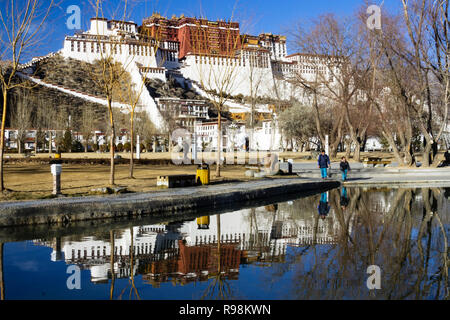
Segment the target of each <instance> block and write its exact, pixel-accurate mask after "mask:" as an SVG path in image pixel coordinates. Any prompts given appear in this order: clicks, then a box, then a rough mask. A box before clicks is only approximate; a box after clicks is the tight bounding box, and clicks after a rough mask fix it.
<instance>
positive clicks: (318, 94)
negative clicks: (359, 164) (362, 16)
mask: <svg viewBox="0 0 450 320" xmlns="http://www.w3.org/2000/svg"><path fill="white" fill-rule="evenodd" d="M357 27H358V26H357V25H356V23H355V21H354V19H351V18H346V19H343V20H339V21H338V20H337V19H336V17H334V16H333V15H330V14H329V15H324V16H321V17H319V19H318V20H317V21H315V22H314V23H313V27H312V28H311V30H310V31H309V32H302V31H301V30H302V29H301V28H300V30H299V31H297V33H296V42H297V44H298V46H299V47H300V48H301V49H302V50H303V51H304V52H306V53H308V55H304V56H303V60H302V61H301V62H300V63H301V67H300V70H299V71H298V72H297V74H296V77H295V78H296V81H297V82H298V83H300V85H302V86H303V87H304V89H305V90H307V92H309V93H310V95H312V96H313V106H314V109H315V113H316V121H315V122H316V126H317V130H318V133H319V137H320V139H321V140H322V142H323V139H324V134H323V129H322V128H321V120H320V116H321V113H323V111H322V110H320V106H321V105H322V108H323V106H325V105H329V104H332V105H334V106H335V107H336V108H334V109H333V110H332V112H333V116H334V118H335V123H334V124H333V128H332V131H331V134H330V135H329V137H330V149H331V150H330V155H331V156H332V157H335V156H336V152H337V146H338V144H339V143H340V141H341V138H342V129H344V128H347V129H348V133H349V135H350V138H351V140H352V142H353V144H354V145H355V150H357V152H356V153H355V158H356V160H357V161H359V150H360V148H361V134H365V131H366V129H367V128H366V127H367V126H368V122H367V121H366V122H365V123H364V124H362V123H361V121H356V123H355V121H352V120H355V119H354V117H352V114H353V113H354V112H355V111H356V109H357V110H358V112H364V113H366V114H367V113H368V112H371V110H370V109H369V110H368V111H367V110H364V111H363V110H361V109H363V108H364V109H366V108H367V107H370V104H366V103H361V101H364V100H363V97H361V96H360V95H361V91H362V89H363V88H361V84H362V83H364V82H365V78H366V77H367V76H368V74H369V71H370V64H369V62H368V60H367V59H365V53H366V48H365V46H364V43H362V41H361V36H362V34H361V32H359V30H358V28H357ZM311 74H312V76H311Z"/></svg>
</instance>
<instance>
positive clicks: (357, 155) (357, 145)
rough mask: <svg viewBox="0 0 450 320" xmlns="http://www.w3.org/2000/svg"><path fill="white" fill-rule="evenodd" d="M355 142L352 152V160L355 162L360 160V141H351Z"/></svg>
mask: <svg viewBox="0 0 450 320" xmlns="http://www.w3.org/2000/svg"><path fill="white" fill-rule="evenodd" d="M353 142H354V143H355V152H354V153H353V160H355V161H356V162H361V143H360V142H359V141H358V139H356V141H353Z"/></svg>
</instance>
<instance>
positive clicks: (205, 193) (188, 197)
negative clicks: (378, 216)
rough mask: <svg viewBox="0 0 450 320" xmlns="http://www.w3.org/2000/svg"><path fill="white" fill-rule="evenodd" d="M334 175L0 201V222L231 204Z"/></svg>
mask: <svg viewBox="0 0 450 320" xmlns="http://www.w3.org/2000/svg"><path fill="white" fill-rule="evenodd" d="M339 185H340V183H339V182H338V181H334V180H325V181H322V180H320V179H304V178H291V179H263V180H254V181H247V182H238V183H224V184H218V185H210V186H201V187H190V188H179V189H167V190H163V191H158V192H152V193H133V194H121V195H110V196H89V197H79V198H75V197H72V198H57V199H48V200H33V201H21V202H4V203H0V227H6V226H18V225H36V224H55V223H63V224H68V223H70V222H72V221H83V220H94V219H105V218H121V217H133V216H143V215H163V216H164V215H165V216H176V215H182V214H183V213H184V212H186V211H191V212H192V211H196V210H200V209H206V208H218V207H221V206H229V205H230V204H236V203H238V202H248V201H257V200H261V199H270V198H271V197H273V198H275V197H277V196H282V195H287V194H298V195H299V196H300V195H301V194H302V193H309V192H322V191H326V190H329V189H332V188H336V187H339Z"/></svg>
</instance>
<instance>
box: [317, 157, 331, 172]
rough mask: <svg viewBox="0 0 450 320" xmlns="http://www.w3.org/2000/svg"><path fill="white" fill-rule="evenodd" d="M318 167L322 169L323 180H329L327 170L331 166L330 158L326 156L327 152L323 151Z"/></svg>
mask: <svg viewBox="0 0 450 320" xmlns="http://www.w3.org/2000/svg"><path fill="white" fill-rule="evenodd" d="M317 165H318V166H319V168H320V173H321V174H322V179H325V178H327V169H328V167H329V166H330V165H331V163H330V158H329V157H328V155H326V154H325V150H322V151H321V153H320V155H319V159H318V160H317Z"/></svg>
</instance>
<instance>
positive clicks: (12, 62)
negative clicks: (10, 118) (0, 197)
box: [0, 0, 54, 191]
mask: <svg viewBox="0 0 450 320" xmlns="http://www.w3.org/2000/svg"><path fill="white" fill-rule="evenodd" d="M42 3H43V2H42V1H38V0H24V1H20V2H19V1H14V0H11V1H8V3H7V4H6V5H5V6H2V7H1V8H0V21H1V26H0V28H1V31H0V84H1V86H2V96H3V110H2V124H1V129H0V130H1V131H0V191H3V190H5V185H4V181H3V153H4V147H5V146H4V143H5V125H6V114H7V108H8V94H9V92H10V91H11V90H12V89H14V88H15V87H20V86H21V87H29V85H28V84H26V83H25V82H18V81H16V75H17V72H18V71H19V67H20V63H21V61H22V60H23V58H24V56H25V55H26V54H27V53H30V51H32V50H33V48H35V47H36V46H37V45H38V44H39V40H40V32H41V31H42V29H43V27H44V23H45V21H46V20H47V18H48V16H49V14H50V10H51V9H52V7H53V5H54V1H53V0H50V1H46V2H45V5H43V4H42Z"/></svg>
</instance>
